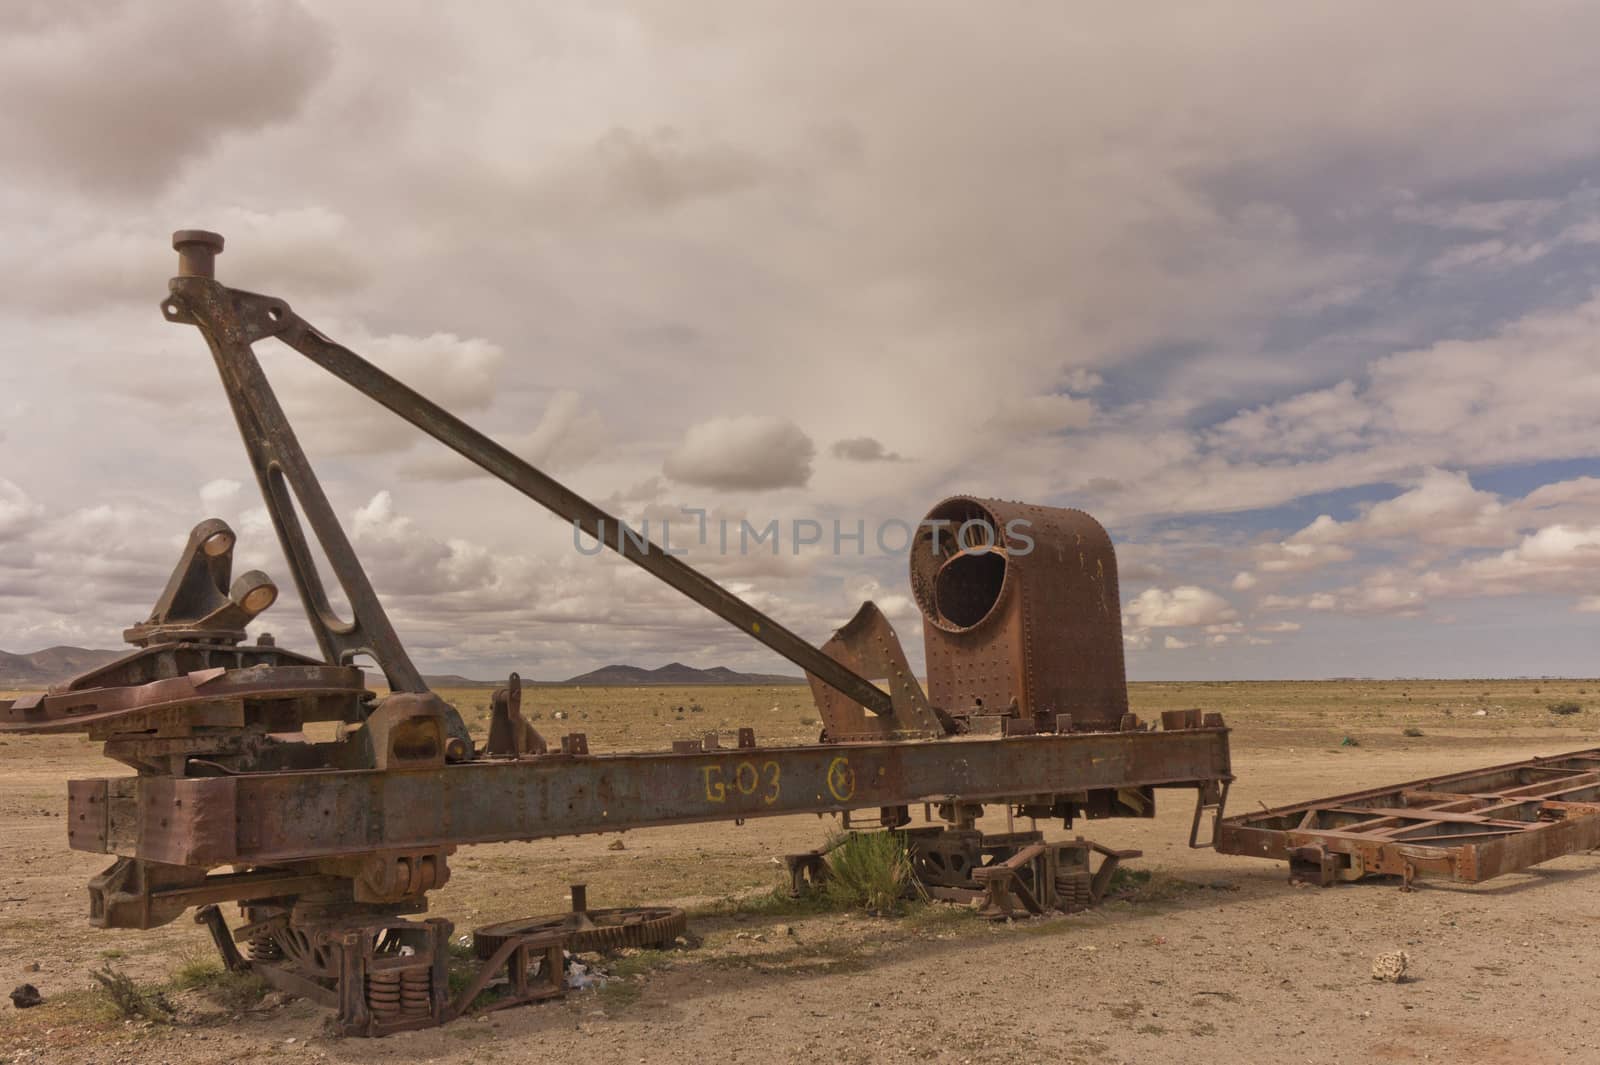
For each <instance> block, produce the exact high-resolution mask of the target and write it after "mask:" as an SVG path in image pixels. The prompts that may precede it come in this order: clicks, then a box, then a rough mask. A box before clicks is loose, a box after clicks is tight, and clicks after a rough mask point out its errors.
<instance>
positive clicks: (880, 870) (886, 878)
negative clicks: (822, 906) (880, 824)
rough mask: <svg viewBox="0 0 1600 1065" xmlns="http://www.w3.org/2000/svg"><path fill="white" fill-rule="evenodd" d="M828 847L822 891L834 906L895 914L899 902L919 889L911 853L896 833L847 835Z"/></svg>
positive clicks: (838, 838) (903, 840) (903, 839)
mask: <svg viewBox="0 0 1600 1065" xmlns="http://www.w3.org/2000/svg"><path fill="white" fill-rule="evenodd" d="M829 843H830V845H831V846H830V849H829V851H828V879H827V881H826V883H825V884H824V885H823V888H824V892H825V893H826V895H827V897H828V899H829V901H830V902H832V903H833V904H834V905H835V906H838V907H840V908H842V909H853V908H857V907H859V908H861V909H864V910H867V911H868V912H871V913H896V912H898V911H899V909H900V900H901V898H902V897H903V896H905V895H906V894H907V893H908V892H912V891H914V890H917V889H918V885H917V880H916V876H915V874H914V873H913V872H912V868H911V852H910V851H909V850H907V849H906V838H905V836H903V835H902V834H900V833H899V832H887V831H885V832H849V833H845V834H844V835H843V836H836V837H834V839H832V840H830V841H829Z"/></svg>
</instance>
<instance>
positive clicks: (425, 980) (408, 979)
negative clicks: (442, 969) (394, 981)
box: [400, 965, 433, 1014]
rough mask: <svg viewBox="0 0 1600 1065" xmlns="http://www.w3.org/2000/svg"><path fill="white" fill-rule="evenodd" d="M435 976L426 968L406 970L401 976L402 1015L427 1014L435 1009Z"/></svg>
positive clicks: (418, 967)
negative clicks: (433, 990)
mask: <svg viewBox="0 0 1600 1065" xmlns="http://www.w3.org/2000/svg"><path fill="white" fill-rule="evenodd" d="M432 977H433V974H432V972H431V971H430V970H429V968H428V967H426V966H420V965H419V966H417V967H416V968H414V969H406V970H404V971H403V972H401V974H400V1010H401V1012H402V1013H411V1014H417V1013H427V1012H429V1011H430V1010H431V1009H432V1008H433V998H432V994H431V992H432V989H433V979H432Z"/></svg>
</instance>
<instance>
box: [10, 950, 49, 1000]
mask: <svg viewBox="0 0 1600 1065" xmlns="http://www.w3.org/2000/svg"><path fill="white" fill-rule="evenodd" d="M38 967H39V963H38V962H34V968H35V969H37V968H38ZM43 1002H44V996H43V995H41V994H39V989H38V988H37V987H34V986H33V985H32V984H21V985H19V986H18V987H17V989H16V990H15V991H13V992H11V1004H12V1005H13V1006H15V1007H17V1009H19V1010H25V1009H31V1008H32V1007H34V1006H38V1005H40V1004H41V1003H43Z"/></svg>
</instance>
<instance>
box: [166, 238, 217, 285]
mask: <svg viewBox="0 0 1600 1065" xmlns="http://www.w3.org/2000/svg"><path fill="white" fill-rule="evenodd" d="M172 247H173V250H175V251H176V252H177V253H178V276H179V277H208V278H214V277H216V276H217V256H219V255H221V254H222V234H221V233H213V232H211V231H210V230H209V229H180V230H178V231H177V232H176V233H174V234H172Z"/></svg>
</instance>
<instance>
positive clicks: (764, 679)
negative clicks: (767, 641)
mask: <svg viewBox="0 0 1600 1065" xmlns="http://www.w3.org/2000/svg"><path fill="white" fill-rule="evenodd" d="M805 682H806V679H805V678H804V677H788V676H784V675H783V674H781V673H738V672H735V671H734V670H731V669H729V668H728V667H727V666H713V667H711V668H710V669H696V668H695V667H693V666H686V665H684V664H683V663H682V662H668V663H667V664H666V665H664V666H659V667H657V668H656V669H641V668H640V667H639V666H620V665H612V666H601V667H600V668H599V669H592V670H590V671H589V672H587V673H581V674H579V675H578V676H576V677H569V678H568V679H567V680H564V681H559V682H558V683H561V684H581V685H588V686H589V687H595V688H618V687H622V686H624V685H632V684H648V685H654V686H657V687H661V686H666V685H681V684H745V685H749V684H804V683H805Z"/></svg>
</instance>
